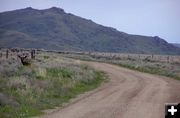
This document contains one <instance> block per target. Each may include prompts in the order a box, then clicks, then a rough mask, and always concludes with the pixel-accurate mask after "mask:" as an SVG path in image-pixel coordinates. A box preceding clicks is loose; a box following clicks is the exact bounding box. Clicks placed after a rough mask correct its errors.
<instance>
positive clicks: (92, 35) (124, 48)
mask: <svg viewBox="0 0 180 118" xmlns="http://www.w3.org/2000/svg"><path fill="white" fill-rule="evenodd" d="M0 47H24V48H44V49H48V50H66V51H67V50H68V51H72V50H73V51H99V52H120V53H122V52H123V53H146V54H149V53H154V54H180V49H179V48H177V47H175V46H174V45H172V44H169V43H168V42H166V41H165V40H163V39H161V38H159V37H158V36H155V37H148V36H139V35H130V34H127V33H124V32H120V31H118V30H116V29H114V28H110V27H105V26H102V25H99V24H96V23H94V22H93V21H91V20H87V19H84V18H81V17H78V16H75V15H73V14H70V13H66V12H65V11H64V10H63V9H60V8H56V7H52V8H50V9H45V10H36V9H33V8H25V9H20V10H15V11H9V12H3V13H0Z"/></svg>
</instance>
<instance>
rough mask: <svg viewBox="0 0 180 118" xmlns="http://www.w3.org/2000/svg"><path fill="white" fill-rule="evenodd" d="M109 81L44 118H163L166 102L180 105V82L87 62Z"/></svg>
mask: <svg viewBox="0 0 180 118" xmlns="http://www.w3.org/2000/svg"><path fill="white" fill-rule="evenodd" d="M86 63H87V64H89V65H91V66H93V67H94V68H96V69H99V70H102V71H105V72H106V73H108V75H109V77H110V78H111V80H110V82H108V83H105V84H104V85H102V86H101V87H99V88H98V89H96V90H94V91H91V92H88V93H86V94H84V95H81V96H80V97H78V98H77V99H76V100H74V101H73V102H72V103H70V104H69V105H67V106H66V107H64V108H62V109H59V110H57V111H55V112H52V113H49V114H48V115H46V116H43V118H164V111H165V110H164V104H165V103H166V102H170V103H172V102H180V81H177V80H174V79H169V78H166V77H162V76H156V75H151V74H145V73H140V72H137V71H132V70H129V69H125V68H121V67H118V66H114V65H110V64H104V63H96V62H86Z"/></svg>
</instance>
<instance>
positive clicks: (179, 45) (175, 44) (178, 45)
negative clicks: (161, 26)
mask: <svg viewBox="0 0 180 118" xmlns="http://www.w3.org/2000/svg"><path fill="white" fill-rule="evenodd" d="M172 45H174V46H176V47H179V48H180V44H178V43H172Z"/></svg>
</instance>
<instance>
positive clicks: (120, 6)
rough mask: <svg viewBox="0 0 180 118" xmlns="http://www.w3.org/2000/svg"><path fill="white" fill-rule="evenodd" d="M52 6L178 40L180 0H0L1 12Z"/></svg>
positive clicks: (121, 28)
mask: <svg viewBox="0 0 180 118" xmlns="http://www.w3.org/2000/svg"><path fill="white" fill-rule="evenodd" d="M53 6H56V7H60V8H63V9H64V10H65V11H66V12H70V13H73V14H75V15H78V16H81V17H84V18H87V19H91V20H93V21H94V22H96V23H99V24H102V25H105V26H110V27H114V28H116V29H118V30H119V31H124V32H127V33H130V34H139V35H147V36H160V37H162V38H164V39H165V40H167V41H168V42H171V43H180V0H0V12H3V11H10V10H14V9H20V8H26V7H33V8H37V9H44V8H50V7H53Z"/></svg>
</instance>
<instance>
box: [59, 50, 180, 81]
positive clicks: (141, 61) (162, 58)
mask: <svg viewBox="0 0 180 118" xmlns="http://www.w3.org/2000/svg"><path fill="white" fill-rule="evenodd" d="M62 55H63V56H65V57H69V58H74V59H80V60H86V61H98V62H105V63H110V64H115V65H119V66H122V67H126V68H129V69H133V70H137V71H140V72H146V73H151V74H158V75H163V76H167V77H171V78H174V79H177V80H180V56H169V55H143V54H142V55H140V54H113V53H112V54H111V53H84V54H78V53H67V54H62Z"/></svg>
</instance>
